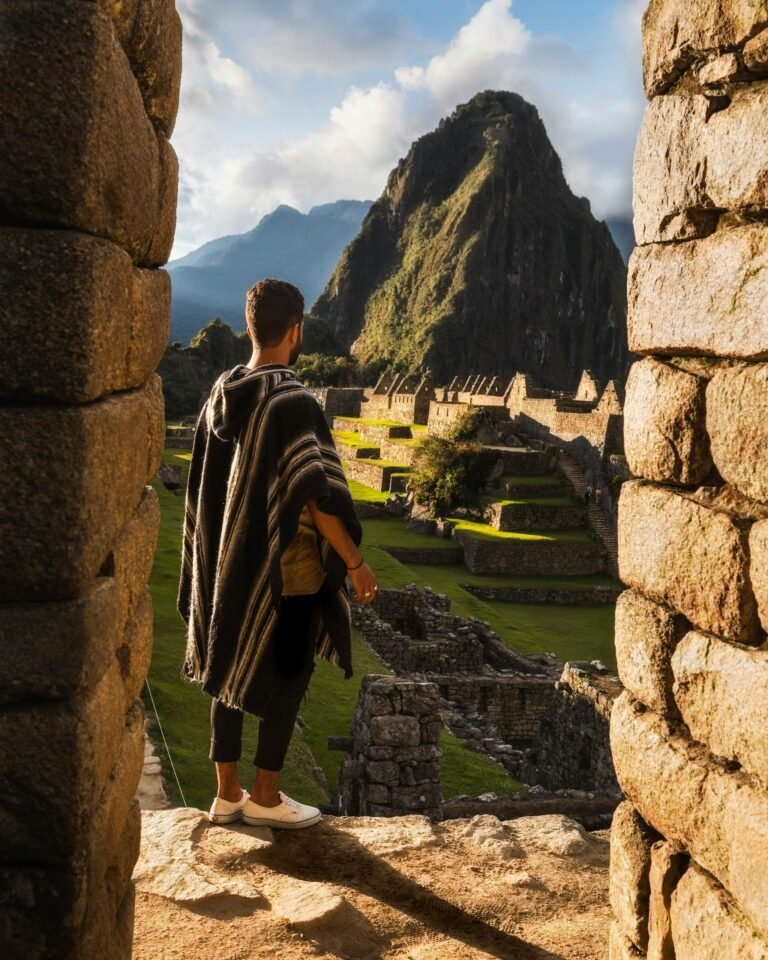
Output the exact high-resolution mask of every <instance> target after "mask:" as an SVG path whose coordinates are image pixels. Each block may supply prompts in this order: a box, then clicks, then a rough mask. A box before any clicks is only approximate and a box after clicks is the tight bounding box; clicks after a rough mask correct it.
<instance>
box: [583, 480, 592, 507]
mask: <svg viewBox="0 0 768 960" xmlns="http://www.w3.org/2000/svg"><path fill="white" fill-rule="evenodd" d="M591 499H592V484H591V483H588V484H587V489H586V490H585V491H584V503H586V504H587V505H589V501H590V500H591Z"/></svg>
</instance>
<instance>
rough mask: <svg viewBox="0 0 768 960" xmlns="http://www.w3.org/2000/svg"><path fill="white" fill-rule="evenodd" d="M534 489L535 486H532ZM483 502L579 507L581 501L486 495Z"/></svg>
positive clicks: (574, 498) (560, 498)
mask: <svg viewBox="0 0 768 960" xmlns="http://www.w3.org/2000/svg"><path fill="white" fill-rule="evenodd" d="M534 489H535V488H534ZM483 502H484V503H500V504H502V505H503V506H507V505H509V504H514V505H515V506H520V507H525V506H529V505H530V506H539V507H579V506H581V505H582V503H583V501H582V500H579V499H578V498H577V497H566V496H563V497H525V498H522V497H515V498H513V499H510V498H506V499H503V500H502V499H500V498H498V497H493V496H490V495H489V496H487V497H484V498H483Z"/></svg>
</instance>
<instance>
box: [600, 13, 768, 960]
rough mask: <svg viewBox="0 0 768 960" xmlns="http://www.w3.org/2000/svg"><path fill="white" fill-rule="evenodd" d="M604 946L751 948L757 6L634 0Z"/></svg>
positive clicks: (759, 856) (763, 486)
mask: <svg viewBox="0 0 768 960" xmlns="http://www.w3.org/2000/svg"><path fill="white" fill-rule="evenodd" d="M643 41H644V58H643V63H644V73H645V89H646V93H647V95H648V97H649V100H650V103H649V105H648V108H647V111H646V115H645V120H644V123H643V127H642V131H641V133H640V137H639V141H638V144H637V152H636V157H635V176H634V211H635V230H636V233H637V237H638V241H639V244H640V246H639V247H637V249H636V250H635V252H634V254H633V256H632V259H631V261H630V267H629V273H630V278H629V341H630V343H629V345H630V349H631V350H633V351H634V352H636V353H639V354H642V355H643V359H642V360H640V361H639V362H637V363H636V364H635V365H634V366H633V367H632V370H631V372H630V375H629V379H628V383H627V397H626V406H625V411H624V412H625V445H626V454H627V459H628V461H629V467H630V470H631V471H632V473H633V475H634V476H635V478H636V479H634V480H631V481H630V482H628V483H625V484H624V488H623V491H622V494H621V498H620V501H619V572H620V575H621V578H622V580H623V581H624V582H625V583H626V584H627V586H628V587H629V588H630V589H629V590H628V591H627V592H626V593H624V594H623V595H622V597H621V598H620V600H619V604H618V610H617V620H616V651H617V660H618V667H619V674H620V677H621V680H622V682H623V684H624V686H625V688H626V692H625V693H623V694H622V695H621V696H620V697H619V698H618V700H617V701H616V703H615V705H614V707H613V711H612V715H611V742H612V751H613V758H614V764H615V768H616V774H617V777H618V781H619V784H620V786H621V787H622V789H623V791H624V793H625V794H626V796H627V800H626V802H625V803H624V804H623V805H622V806H621V807H620V808H619V811H618V813H617V815H616V817H615V819H614V822H613V829H612V836H611V904H612V908H613V915H614V922H613V930H612V934H611V948H610V957H611V960H628V958H635V957H642V956H647V957H648V958H649V960H650V958H659V960H660V958H674V960H715V958H716V960H757V958H763V960H764V958H766V957H768V737H767V736H766V730H767V729H768V706H766V705H767V704H768V649H767V648H766V629H767V628H768V469H767V467H768V459H767V457H768V453H767V452H766V451H768V417H767V416H766V413H767V412H768V364H767V363H766V361H768V223H766V213H767V211H768V109H767V108H768V4H766V3H765V2H760V0H726V2H719V3H714V2H700V3H690V2H682V0H652V2H651V3H650V5H649V7H648V9H647V11H646V13H645V17H644V20H643Z"/></svg>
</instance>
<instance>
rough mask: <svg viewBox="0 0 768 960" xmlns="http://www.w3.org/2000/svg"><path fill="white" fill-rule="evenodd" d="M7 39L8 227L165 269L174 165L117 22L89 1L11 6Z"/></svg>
mask: <svg viewBox="0 0 768 960" xmlns="http://www.w3.org/2000/svg"><path fill="white" fill-rule="evenodd" d="M0 35H2V37H3V57H2V58H1V59H0V87H2V90H3V103H2V108H0V138H1V139H2V142H3V145H4V147H3V150H2V152H0V187H1V188H2V189H1V190H0V197H2V199H1V200H0V210H1V211H2V214H3V216H4V218H5V219H6V222H8V220H10V221H11V222H13V223H18V224H24V223H30V224H48V225H51V226H56V227H65V228H67V227H68V228H73V229H77V230H82V231H83V232H85V233H91V234H94V235H96V236H99V237H104V238H106V239H109V240H113V241H114V242H115V243H117V244H118V245H119V246H121V247H123V248H124V249H125V250H127V251H128V252H129V253H130V254H131V256H132V257H133V259H134V260H135V261H136V262H137V263H140V264H143V265H146V266H156V265H158V264H159V263H161V262H164V259H163V256H165V258H167V252H163V251H161V249H160V248H161V246H162V244H161V243H159V241H158V239H157V236H158V235H159V233H160V232H161V230H160V225H161V223H164V222H166V221H168V220H169V213H168V210H167V209H164V207H167V206H168V204H169V191H168V189H167V188H166V187H165V186H164V184H163V182H162V181H163V175H164V171H165V172H166V174H167V171H169V170H171V169H172V165H171V164H170V162H169V161H166V162H163V161H162V157H161V147H160V146H159V145H158V136H157V134H156V132H155V129H154V127H153V125H152V122H151V120H150V119H149V117H148V116H147V114H146V111H145V109H144V103H143V101H142V97H141V94H140V92H139V87H138V85H137V82H136V79H135V78H134V75H133V73H132V72H131V67H130V64H129V63H128V59H127V57H126V55H125V53H124V51H123V49H122V47H121V45H120V43H119V42H118V39H117V37H116V36H115V32H114V29H113V25H112V21H111V19H110V17H109V16H108V15H107V14H106V13H105V12H104V10H102V9H101V7H100V6H98V5H96V4H93V3H83V2H82V0H60V2H59V3H56V4H40V3H37V2H35V0H8V2H6V3H4V4H3V6H2V8H0ZM19 64H23V65H24V69H19ZM30 77H33V78H34V82H30ZM163 149H164V150H165V152H166V154H167V149H170V148H167V149H166V148H165V147H163ZM170 200H172V201H173V203H175V196H173V197H170ZM164 232H165V233H167V229H164ZM166 246H167V244H166Z"/></svg>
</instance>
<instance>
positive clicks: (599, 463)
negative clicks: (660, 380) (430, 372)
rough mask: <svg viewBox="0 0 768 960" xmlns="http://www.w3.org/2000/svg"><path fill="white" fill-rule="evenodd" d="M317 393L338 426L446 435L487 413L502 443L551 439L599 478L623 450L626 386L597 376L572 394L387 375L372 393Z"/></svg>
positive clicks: (523, 381) (472, 379)
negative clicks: (394, 426)
mask: <svg viewBox="0 0 768 960" xmlns="http://www.w3.org/2000/svg"><path fill="white" fill-rule="evenodd" d="M313 393H314V394H315V396H316V397H317V399H318V401H319V402H320V404H321V405H322V407H323V409H324V410H325V415H326V418H327V420H328V422H329V424H331V425H333V422H334V421H333V418H334V416H336V417H340V418H343V417H364V418H371V419H373V418H375V419H387V420H393V421H398V422H401V423H404V424H410V423H417V424H426V426H427V433H428V434H437V435H440V434H444V433H445V432H446V431H448V430H450V429H451V428H452V427H453V426H454V425H455V423H456V421H457V420H458V419H459V417H461V416H462V415H463V414H464V413H465V412H466V411H467V410H470V409H477V410H482V411H483V413H484V415H485V418H486V420H487V421H488V422H489V423H492V424H493V425H494V426H495V428H496V431H497V432H498V433H499V435H500V436H501V437H502V442H507V441H506V434H519V435H520V436H525V437H531V438H535V439H537V440H543V441H546V442H548V443H550V444H551V445H553V446H555V447H559V448H560V449H562V450H564V451H566V452H568V453H569V454H571V456H573V457H574V459H575V460H576V461H577V462H578V463H579V464H580V465H581V467H582V469H583V470H585V471H587V472H588V473H589V475H590V476H593V477H595V478H597V477H599V476H600V475H601V474H602V473H603V471H604V470H605V468H606V464H607V461H608V459H609V458H610V457H611V456H616V455H622V454H623V452H624V446H623V423H624V417H623V397H624V389H623V386H622V385H621V384H620V383H618V382H617V381H615V380H611V381H609V382H608V383H607V384H605V386H604V387H603V386H602V385H601V384H600V382H599V381H598V380H597V379H596V378H595V376H594V374H593V373H592V372H591V371H590V370H585V371H583V373H582V376H581V379H580V381H579V384H578V386H577V388H576V390H575V391H573V392H567V391H557V390H546V389H544V388H541V387H536V386H534V385H533V381H532V379H531V377H530V376H529V375H528V374H525V373H518V374H516V375H515V376H514V377H512V378H511V379H510V380H509V382H508V384H507V386H506V387H504V384H503V381H502V380H501V378H500V377H499V376H498V375H497V376H493V377H491V376H481V375H480V374H473V375H470V376H468V377H466V378H465V379H464V380H463V381H461V380H459V378H458V377H454V378H453V380H452V381H451V382H450V384H448V386H447V387H445V386H443V387H438V386H435V385H434V384H433V383H432V382H431V380H430V379H429V378H427V377H422V378H421V380H420V381H419V382H418V383H416V382H415V381H414V380H412V379H409V378H408V377H406V376H405V375H402V374H398V375H391V374H390V375H385V374H382V375H381V377H379V380H378V381H377V383H376V384H375V386H373V387H333V388H330V387H323V388H313ZM513 439H514V438H513ZM497 442H498V441H497Z"/></svg>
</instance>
